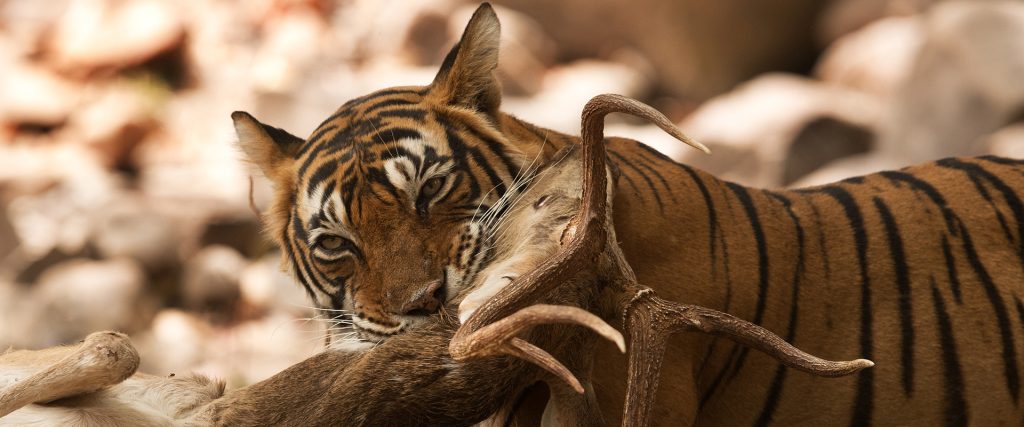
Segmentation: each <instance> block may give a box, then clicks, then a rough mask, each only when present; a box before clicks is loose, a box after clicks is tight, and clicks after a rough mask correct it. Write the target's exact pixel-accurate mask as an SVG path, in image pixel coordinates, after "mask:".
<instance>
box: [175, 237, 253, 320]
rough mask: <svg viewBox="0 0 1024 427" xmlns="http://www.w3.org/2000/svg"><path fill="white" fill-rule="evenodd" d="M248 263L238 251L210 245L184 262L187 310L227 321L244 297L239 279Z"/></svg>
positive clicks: (184, 298) (184, 300) (183, 294)
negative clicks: (242, 296)
mask: <svg viewBox="0 0 1024 427" xmlns="http://www.w3.org/2000/svg"><path fill="white" fill-rule="evenodd" d="M246 264H247V262H246V260H245V258H243V257H242V255H241V254H239V253H238V251H236V250H234V249H232V248H230V247H227V246H222V245H213V246H207V247H205V248H203V249H201V250H200V251H199V252H198V253H196V254H195V255H193V256H192V257H191V258H190V259H188V260H187V261H186V262H185V274H184V277H183V283H182V304H183V305H184V307H185V308H187V309H189V310H192V311H197V312H203V313H206V314H209V315H211V316H213V318H214V319H215V320H219V321H220V322H222V323H223V322H227V321H229V320H231V317H232V316H233V315H234V311H235V306H236V305H237V303H238V301H239V299H240V298H241V291H240V290H239V278H240V276H241V274H242V272H243V271H244V269H245V266H246Z"/></svg>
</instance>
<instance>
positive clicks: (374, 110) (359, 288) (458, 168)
mask: <svg viewBox="0 0 1024 427" xmlns="http://www.w3.org/2000/svg"><path fill="white" fill-rule="evenodd" d="M499 34H500V26H499V23H498V20H497V17H496V16H495V14H494V11H493V9H491V7H490V6H489V5H487V4H484V5H482V6H481V7H480V8H479V9H477V11H476V13H474V15H473V17H472V18H471V20H470V22H469V24H468V25H467V27H466V30H465V32H464V33H463V35H462V38H461V40H460V41H459V42H458V43H457V44H456V45H455V47H454V48H453V49H452V50H451V52H450V53H449V54H448V55H447V57H446V58H445V60H444V62H443V64H442V65H441V68H440V70H439V71H438V73H437V75H436V77H435V78H434V80H433V82H431V83H430V85H428V86H423V87H396V88H389V89H384V90H381V91H378V92H375V93H372V94H370V95H367V96H363V97H360V98H356V99H353V100H351V101H348V102H347V103H345V104H344V105H342V106H341V107H340V108H339V109H338V110H337V111H336V112H335V113H334V114H333V115H331V116H330V117H328V118H327V120H325V121H324V122H323V123H321V124H320V126H319V127H318V128H317V129H316V130H315V131H314V132H313V133H312V135H310V137H309V138H307V139H302V138H299V137H296V136H293V135H291V134H289V133H287V132H286V131H284V130H281V129H278V128H275V127H272V126H269V125H265V124H262V123H260V122H258V121H257V120H256V119H254V118H253V117H252V116H250V115H249V114H247V113H243V112H236V113H234V114H232V119H233V120H234V124H235V129H236V132H237V134H238V138H239V145H240V146H241V148H242V149H243V151H244V152H245V154H246V156H247V157H248V159H249V160H250V161H251V162H252V163H254V164H256V165H257V166H259V168H260V169H261V170H262V172H263V173H264V174H265V175H266V176H267V177H268V178H269V179H270V180H271V182H272V183H273V184H274V187H275V197H274V202H273V204H272V207H271V210H270V212H269V214H268V215H266V217H267V228H268V232H269V233H271V235H272V237H273V238H274V239H275V240H276V241H277V242H278V243H279V244H280V246H281V248H282V252H283V261H284V263H285V266H286V268H287V269H288V270H290V271H291V273H292V274H293V275H294V277H295V278H296V280H297V281H299V282H300V283H301V284H302V285H303V286H304V287H305V289H306V291H307V293H308V294H309V295H310V297H311V298H312V299H313V301H314V302H315V304H316V305H317V306H318V308H320V309H323V310H328V311H330V312H331V313H335V314H337V315H332V316H330V317H334V318H338V321H339V322H345V323H350V324H351V326H352V329H353V330H354V332H356V333H357V335H358V337H359V338H360V339H362V340H364V341H368V342H376V341H380V340H383V339H384V338H386V337H387V336H390V335H394V334H398V333H401V332H402V331H404V330H405V329H407V328H408V327H410V326H412V325H414V324H416V323H418V322H419V321H420V320H422V319H423V318H425V317H426V315H429V314H432V313H433V312H435V311H436V310H438V309H439V308H441V307H442V306H443V305H444V304H445V302H446V300H447V298H449V297H450V296H451V295H454V294H455V293H456V292H458V291H459V290H460V289H461V288H463V287H464V286H465V285H466V284H467V283H470V282H471V281H472V280H473V279H474V278H475V276H477V275H478V274H479V272H480V271H481V270H482V269H483V268H484V267H485V266H486V264H487V262H488V258H489V252H490V251H489V245H490V242H489V240H490V237H491V236H492V235H493V234H494V232H495V229H496V228H497V227H498V226H499V224H498V223H499V219H500V217H501V215H502V212H503V210H504V209H505V208H507V206H508V205H509V204H510V203H509V201H510V200H512V199H513V198H514V197H515V194H516V193H517V191H518V190H519V188H518V187H520V185H519V184H518V183H521V182H524V181H525V179H523V178H526V177H527V176H529V175H530V173H531V172H532V170H533V168H531V164H532V161H533V160H534V159H536V158H538V157H540V156H541V155H542V154H543V153H544V152H546V151H547V150H548V149H549V148H548V147H544V146H543V144H541V145H539V146H530V145H525V147H527V148H526V149H523V147H524V145H523V144H519V145H516V144H513V143H511V142H510V138H513V137H510V136H507V135H508V134H509V132H505V131H503V124H502V123H503V122H504V121H506V120H508V117H507V116H505V115H503V114H502V113H500V112H499V110H498V108H499V106H500V103H501V89H500V86H499V84H498V82H497V81H496V79H495V76H494V70H495V68H496V66H497V61H498V42H499ZM530 147H533V148H530ZM551 150H553V148H551Z"/></svg>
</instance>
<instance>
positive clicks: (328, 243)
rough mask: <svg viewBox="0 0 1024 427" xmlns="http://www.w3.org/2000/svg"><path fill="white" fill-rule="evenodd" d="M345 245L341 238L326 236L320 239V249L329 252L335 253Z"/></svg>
mask: <svg viewBox="0 0 1024 427" xmlns="http://www.w3.org/2000/svg"><path fill="white" fill-rule="evenodd" d="M344 243H345V239H342V238H341V237H335V236H328V237H324V238H323V239H320V243H319V245H320V247H321V248H324V249H327V250H329V251H336V250H338V249H339V248H341V246H342V245H343V244H344Z"/></svg>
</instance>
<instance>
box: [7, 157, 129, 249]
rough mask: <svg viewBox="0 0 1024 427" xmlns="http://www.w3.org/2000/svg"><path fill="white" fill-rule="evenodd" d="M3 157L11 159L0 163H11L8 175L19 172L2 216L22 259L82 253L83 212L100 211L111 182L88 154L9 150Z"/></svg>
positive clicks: (87, 228) (86, 220)
mask: <svg viewBox="0 0 1024 427" xmlns="http://www.w3.org/2000/svg"><path fill="white" fill-rule="evenodd" d="M33 151H44V152H46V154H45V155H40V153H38V152H35V153H33ZM6 154H10V155H11V158H10V159H4V160H0V164H3V163H8V162H6V161H5V160H11V162H10V163H9V164H10V165H11V168H10V169H8V170H7V171H8V172H13V174H14V175H19V174H20V176H17V177H16V178H12V182H10V183H9V184H10V186H9V187H8V188H7V190H8V191H9V196H10V197H11V200H10V202H9V204H8V206H7V213H8V215H9V217H10V220H11V224H12V225H13V226H14V230H15V233H16V234H17V236H18V240H19V241H20V242H21V245H20V250H21V251H22V252H24V255H25V257H26V258H25V259H26V260H29V261H31V260H33V259H35V258H39V257H43V256H45V255H46V254H48V253H51V252H52V251H54V250H59V251H60V252H63V253H66V254H76V253H81V252H82V251H83V250H84V249H85V244H86V242H87V241H88V237H89V234H90V232H91V230H92V228H91V227H92V225H91V222H90V220H91V216H90V215H88V213H89V212H92V211H94V210H97V209H102V208H103V207H105V205H106V203H107V202H108V201H109V200H110V199H111V197H112V193H113V192H114V191H115V190H114V189H113V186H114V185H115V180H112V179H111V177H109V176H106V175H105V174H103V171H98V170H96V169H95V168H96V165H95V164H94V163H93V162H91V161H90V156H89V153H83V152H81V151H79V150H57V151H54V152H50V150H46V149H44V150H25V151H21V150H12V151H11V152H8V153H5V155H6ZM33 154H34V155H33ZM0 157H2V156H0ZM19 161H22V163H20V164H19ZM51 162H52V163H51ZM0 175H3V172H0ZM65 175H73V177H71V176H65ZM0 181H2V180H0ZM32 184H35V185H32ZM19 186H21V188H18V187H19Z"/></svg>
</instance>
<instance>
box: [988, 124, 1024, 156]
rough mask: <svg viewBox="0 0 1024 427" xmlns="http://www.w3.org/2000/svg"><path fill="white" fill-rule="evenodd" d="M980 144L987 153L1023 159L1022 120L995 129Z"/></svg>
mask: <svg viewBox="0 0 1024 427" xmlns="http://www.w3.org/2000/svg"><path fill="white" fill-rule="evenodd" d="M982 145H983V146H984V150H985V152H987V153H989V154H995V155H997V156H1003V157H1010V158H1014V159H1024V122H1019V123H1017V124H1014V125H1011V126H1007V127H1005V128H1002V129H1000V130H998V131H996V132H995V133H993V134H991V135H989V136H988V137H986V138H985V139H984V140H983V141H982Z"/></svg>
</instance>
